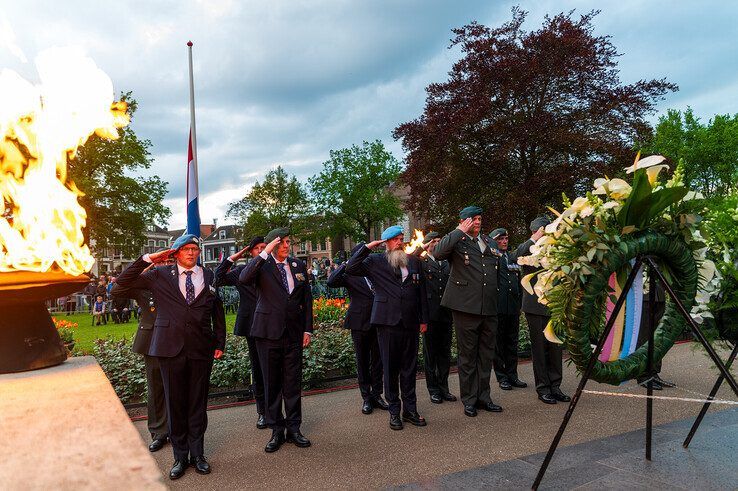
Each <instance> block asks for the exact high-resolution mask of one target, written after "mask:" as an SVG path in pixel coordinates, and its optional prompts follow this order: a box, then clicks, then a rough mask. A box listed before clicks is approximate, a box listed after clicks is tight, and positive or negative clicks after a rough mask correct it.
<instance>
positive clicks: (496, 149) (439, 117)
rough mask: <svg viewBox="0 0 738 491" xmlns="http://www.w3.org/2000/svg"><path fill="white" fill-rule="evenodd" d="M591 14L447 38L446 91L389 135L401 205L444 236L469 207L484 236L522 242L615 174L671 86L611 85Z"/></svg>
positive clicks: (520, 14) (463, 31)
mask: <svg viewBox="0 0 738 491" xmlns="http://www.w3.org/2000/svg"><path fill="white" fill-rule="evenodd" d="M596 14H597V12H590V13H588V14H586V15H582V16H581V17H580V18H579V19H578V20H577V19H573V18H572V15H573V12H570V13H568V14H563V13H562V14H559V15H556V16H555V17H553V18H551V17H548V16H546V18H545V19H544V22H543V24H542V27H541V28H540V29H538V30H537V31H532V32H526V31H523V30H522V28H521V26H522V24H523V22H524V20H525V17H526V15H527V13H526V12H524V11H522V10H520V9H518V8H513V9H512V20H511V21H509V22H508V23H506V24H504V25H502V26H501V27H498V28H489V27H485V26H483V25H481V24H478V23H476V22H473V23H471V24H469V25H467V26H464V27H462V28H459V29H454V31H453V32H454V34H455V35H456V37H455V38H454V39H452V41H451V46H450V47H454V46H460V47H461V50H462V52H463V53H464V56H463V58H462V59H460V60H459V61H457V62H456V63H455V64H454V66H453V68H452V70H451V71H450V72H449V79H448V80H447V81H446V82H442V83H434V84H431V85H430V86H428V88H427V89H426V91H427V98H426V105H425V109H424V112H423V114H422V115H421V116H420V117H419V118H417V119H415V120H413V121H410V122H407V123H404V124H401V125H400V126H398V127H397V128H396V129H395V131H394V136H395V138H397V139H401V140H402V144H403V147H404V149H405V150H406V151H407V153H408V155H407V170H406V171H405V173H404V174H403V181H404V182H406V183H407V184H408V185H409V186H410V194H411V200H410V206H411V208H412V209H413V211H414V212H415V213H416V214H425V215H426V216H427V217H428V218H429V220H430V221H431V222H432V223H434V224H436V225H445V226H451V225H452V224H454V223H455V222H456V218H457V217H458V215H457V213H458V211H459V210H460V209H461V208H463V207H464V206H466V205H469V204H476V205H479V206H482V207H483V208H484V209H485V210H486V211H487V217H491V218H492V219H490V218H488V219H487V220H486V221H485V222H484V226H485V228H494V227H498V226H506V227H508V228H509V229H511V231H512V232H517V233H518V234H519V235H522V234H523V232H524V228H526V225H527V223H528V222H529V221H530V220H531V219H532V218H534V217H535V216H537V215H539V214H541V213H542V212H544V211H545V206H546V205H554V204H555V203H557V202H560V199H561V193H562V192H567V193H570V194H572V195H576V194H580V193H582V192H584V191H585V190H586V189H588V188H589V187H590V186H591V183H592V179H593V178H594V177H596V176H601V175H602V174H603V173H606V172H611V173H612V171H614V170H615V169H618V168H620V167H621V166H622V167H625V165H627V164H626V162H627V163H630V162H632V159H633V153H634V152H633V150H632V148H633V144H634V141H635V140H636V137H637V135H639V134H641V133H643V132H645V131H647V130H648V128H649V126H648V124H647V122H646V120H645V117H646V116H647V115H648V114H651V113H653V111H654V106H655V102H656V101H657V100H659V99H661V98H662V96H663V95H664V94H665V93H666V92H668V91H672V90H677V86H676V85H674V84H671V83H668V82H666V81H665V80H664V79H661V80H651V81H645V80H641V81H638V82H636V83H634V84H630V85H623V84H621V82H620V79H619V77H618V70H617V62H616V58H617V57H618V56H619V54H618V53H617V51H616V49H615V48H614V47H613V45H612V44H611V43H610V39H609V37H608V36H599V37H598V36H594V34H593V26H592V19H593V18H594V16H595V15H596Z"/></svg>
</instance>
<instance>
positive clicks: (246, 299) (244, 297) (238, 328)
mask: <svg viewBox="0 0 738 491" xmlns="http://www.w3.org/2000/svg"><path fill="white" fill-rule="evenodd" d="M231 266H233V263H232V262H231V260H230V259H228V258H227V257H226V258H223V261H222V262H221V263H220V264H219V265H218V267H217V268H215V286H235V287H236V290H237V291H238V314H237V315H236V325H235V326H234V327H233V334H235V335H236V336H251V323H252V322H253V321H254V310H256V300H257V299H258V298H259V292H257V291H256V287H255V286H254V285H244V284H243V283H241V282H240V281H238V278H239V276H241V271H243V269H244V268H245V267H246V266H245V265H240V266H236V267H235V268H231ZM229 270H230V271H229Z"/></svg>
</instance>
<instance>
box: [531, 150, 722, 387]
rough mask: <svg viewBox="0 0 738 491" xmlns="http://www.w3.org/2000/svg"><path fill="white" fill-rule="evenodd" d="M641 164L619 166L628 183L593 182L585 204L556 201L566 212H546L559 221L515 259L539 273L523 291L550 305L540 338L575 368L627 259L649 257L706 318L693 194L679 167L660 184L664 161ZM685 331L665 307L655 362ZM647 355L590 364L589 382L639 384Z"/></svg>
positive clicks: (587, 354) (706, 268)
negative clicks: (561, 350) (559, 346)
mask: <svg viewBox="0 0 738 491" xmlns="http://www.w3.org/2000/svg"><path fill="white" fill-rule="evenodd" d="M639 157H640V156H637V157H636V160H635V162H634V164H633V166H631V167H629V168H628V169H626V171H627V173H629V174H630V173H632V174H633V184H632V186H631V185H630V184H629V183H627V182H626V181H625V180H623V179H607V178H604V179H597V180H596V181H595V183H594V189H593V190H592V191H590V192H589V193H587V195H586V196H585V197H578V198H576V200H574V202H570V201H569V200H568V199H567V198H566V196H564V200H563V203H564V206H565V207H566V208H565V210H564V211H563V212H561V213H559V212H556V210H552V211H553V212H554V213H555V214H556V215H557V218H556V219H555V220H554V221H553V222H552V223H551V224H549V225H548V226H547V227H546V229H545V235H544V236H543V237H541V238H540V239H539V240H538V241H537V242H536V244H535V245H533V246H532V247H531V255H530V256H527V257H523V258H520V259H519V263H521V264H526V265H531V266H539V267H541V268H542V269H541V270H539V271H536V272H535V273H532V274H530V275H526V276H525V277H524V278H523V280H522V284H523V287H524V288H525V289H526V290H528V291H529V292H530V293H535V294H536V295H537V296H538V299H539V300H538V301H539V302H540V303H542V304H544V305H547V306H548V308H549V310H550V313H551V321H550V322H549V324H548V326H547V327H546V329H545V331H544V334H545V335H546V338H547V339H548V340H549V341H551V342H556V343H564V344H565V346H566V348H567V350H568V351H569V354H570V358H571V361H572V362H573V363H574V364H575V365H576V367H577V368H578V369H579V370H580V371H583V370H584V369H585V368H586V367H587V365H588V364H589V361H590V359H591V357H592V355H593V352H594V347H593V346H592V344H593V343H596V342H597V340H598V339H599V338H600V336H601V334H602V331H603V330H604V327H605V321H606V304H607V301H608V300H610V301H611V302H613V303H614V302H615V301H616V298H615V295H614V293H615V292H614V290H613V288H612V287H611V286H610V285H611V282H610V281H611V280H610V278H611V276H612V275H613V274H614V275H615V277H616V278H617V282H618V284H619V285H620V287H621V288H622V287H623V286H624V284H625V282H626V279H627V277H628V275H629V273H630V272H631V268H632V262H633V261H632V260H634V259H635V258H638V257H645V256H649V257H650V258H651V259H652V260H653V261H654V262H655V263H656V264H657V266H658V268H659V271H660V272H661V273H662V274H663V275H664V277H665V278H666V279H667V281H668V282H669V284H670V285H671V287H672V289H673V291H674V292H675V294H676V296H677V297H678V298H679V300H680V301H681V302H682V304H683V305H684V306H685V308H686V309H687V310H688V311H689V310H690V309H691V310H692V311H693V312H700V313H701V314H702V315H705V311H706V307H705V304H706V303H707V302H708V301H709V295H707V296H706V298H705V295H702V296H698V295H697V292H698V289H699V288H700V287H701V286H703V285H705V284H707V283H708V282H709V281H710V280H711V279H712V277H713V275H714V271H715V266H714V264H712V262H711V261H709V260H708V259H706V251H707V247H706V245H705V244H704V242H703V239H702V236H701V234H700V222H701V218H700V216H699V214H698V213H697V211H698V210H699V209H700V208H701V196H699V195H698V194H696V193H693V192H690V191H689V190H688V189H687V188H686V187H685V186H684V185H683V182H682V172H681V168H680V167H677V169H676V171H675V172H674V174H673V176H672V178H671V179H669V180H668V181H666V182H663V183H662V182H659V180H658V176H659V173H660V172H661V171H662V170H664V169H666V168H668V165H666V164H664V163H663V161H664V160H665V159H664V157H661V156H652V157H647V158H645V159H640V158H639ZM534 278H536V279H537V281H536V282H535V284H534V285H532V284H531V282H532V281H533V279H534ZM698 299H699V302H698V301H697V300H698ZM685 324H686V322H685V320H684V319H683V318H682V316H681V314H680V313H679V312H678V311H677V309H676V305H675V304H674V303H673V302H670V301H667V305H666V311H665V313H664V316H663V317H662V318H661V320H660V321H659V324H658V326H657V328H656V329H655V332H654V362H656V361H658V360H660V359H661V358H663V357H664V355H666V353H667V351H668V350H669V349H670V348H671V346H672V345H673V344H674V341H675V340H676V338H677V337H678V336H679V334H680V333H681V332H682V331H683V329H684V327H685ZM647 349H648V347H647V345H645V344H644V345H642V346H640V347H638V348H637V349H636V350H635V351H633V352H632V353H630V354H628V355H627V356H623V357H622V358H620V359H617V360H613V361H605V362H603V361H600V360H597V361H596V363H595V366H594V369H593V372H592V375H591V377H592V378H593V379H594V380H596V381H598V382H604V383H610V384H619V383H621V382H623V381H626V380H629V379H634V378H638V377H640V376H642V375H644V374H645V373H646V370H647Z"/></svg>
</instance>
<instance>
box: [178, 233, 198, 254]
mask: <svg viewBox="0 0 738 491" xmlns="http://www.w3.org/2000/svg"><path fill="white" fill-rule="evenodd" d="M187 244H195V245H196V246H197V247H200V238H199V237H198V236H197V235H194V234H185V235H183V236H181V237H178V238H177V240H175V241H174V244H172V249H174V250H175V252H176V251H178V250H180V249H181V248H182V247H184V246H186V245H187Z"/></svg>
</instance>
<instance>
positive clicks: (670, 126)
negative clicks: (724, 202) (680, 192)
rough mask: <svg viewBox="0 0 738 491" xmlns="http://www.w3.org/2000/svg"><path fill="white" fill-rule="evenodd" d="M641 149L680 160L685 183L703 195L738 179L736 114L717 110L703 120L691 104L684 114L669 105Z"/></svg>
mask: <svg viewBox="0 0 738 491" xmlns="http://www.w3.org/2000/svg"><path fill="white" fill-rule="evenodd" d="M641 151H642V152H647V153H657V154H661V155H663V156H665V157H668V158H669V159H670V160H671V161H673V162H674V163H676V162H679V161H680V160H681V161H682V167H683V170H684V183H685V184H686V185H687V186H688V187H690V188H691V189H694V190H695V191H700V192H701V193H702V194H704V195H705V197H707V198H719V197H722V196H726V195H728V194H729V193H730V192H731V191H734V190H736V182H738V114H736V115H735V116H732V117H731V116H729V115H719V114H718V115H716V116H715V117H714V118H713V119H711V120H709V121H708V123H707V124H703V123H701V122H700V119H699V118H697V117H696V116H695V115H694V114H693V112H692V109H691V108H688V109H687V110H686V111H685V112H684V114H682V113H681V112H680V111H677V110H675V109H669V110H668V111H667V113H666V115H665V116H661V117H659V122H658V124H657V125H656V131H655V133H654V135H653V137H652V138H651V139H650V140H649V141H647V142H646V143H645V144H644V145H643V148H642V150H641Z"/></svg>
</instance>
